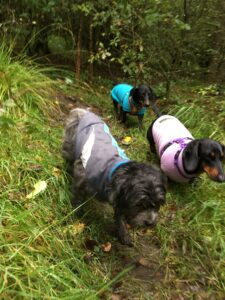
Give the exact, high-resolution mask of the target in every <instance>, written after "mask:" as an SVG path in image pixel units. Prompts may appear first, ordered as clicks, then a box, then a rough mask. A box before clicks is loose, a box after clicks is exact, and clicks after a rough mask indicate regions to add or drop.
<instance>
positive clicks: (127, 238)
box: [120, 233, 133, 247]
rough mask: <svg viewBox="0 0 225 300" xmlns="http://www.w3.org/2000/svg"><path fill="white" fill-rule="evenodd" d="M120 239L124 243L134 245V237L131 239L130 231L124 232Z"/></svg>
mask: <svg viewBox="0 0 225 300" xmlns="http://www.w3.org/2000/svg"><path fill="white" fill-rule="evenodd" d="M120 241H121V243H122V244H123V245H127V246H130V247H133V242H132V239H131V237H130V235H129V233H127V234H124V235H123V236H120Z"/></svg>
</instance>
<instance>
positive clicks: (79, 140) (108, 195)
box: [62, 108, 167, 246]
mask: <svg viewBox="0 0 225 300" xmlns="http://www.w3.org/2000/svg"><path fill="white" fill-rule="evenodd" d="M62 153H63V157H64V158H65V160H66V162H67V165H68V171H69V172H70V174H71V175H72V178H73V182H72V190H73V191H72V192H73V199H72V200H73V203H75V205H76V206H79V205H80V204H82V203H83V202H84V200H85V198H87V197H88V196H90V195H96V196H97V197H98V198H99V199H101V200H103V201H104V200H105V201H108V202H109V203H111V204H112V205H113V207H114V218H115V224H116V231H117V234H118V237H119V240H120V241H121V243H123V244H126V245H130V246H131V245H132V240H131V237H130V235H129V233H128V230H127V228H126V223H128V224H130V225H131V226H151V225H155V224H156V222H157V216H158V211H159V208H160V206H161V205H162V204H164V202H165V185H166V180H167V179H166V176H165V175H164V174H163V173H162V172H161V171H160V169H159V168H157V167H155V166H150V165H147V164H144V163H139V162H135V161H130V160H129V159H128V158H127V156H126V155H125V153H124V152H123V150H122V149H121V148H119V146H118V144H117V143H116V141H115V139H114V138H113V137H112V135H111V134H110V132H109V128H108V126H107V125H106V124H105V123H104V122H103V121H102V120H101V119H100V118H99V117H98V116H97V115H95V114H94V113H92V112H90V111H88V110H84V109H79V108H76V109H73V110H72V111H71V112H70V114H69V116H68V119H67V122H66V128H65V134H64V141H63V147H62Z"/></svg>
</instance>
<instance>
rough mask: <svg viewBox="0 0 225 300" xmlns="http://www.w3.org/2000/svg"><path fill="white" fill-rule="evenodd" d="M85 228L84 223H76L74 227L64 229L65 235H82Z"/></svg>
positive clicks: (69, 226)
mask: <svg viewBox="0 0 225 300" xmlns="http://www.w3.org/2000/svg"><path fill="white" fill-rule="evenodd" d="M84 228H85V224H84V223H76V224H72V225H68V226H65V227H64V229H63V233H70V234H72V235H77V234H79V233H81V232H82V231H83V230H84Z"/></svg>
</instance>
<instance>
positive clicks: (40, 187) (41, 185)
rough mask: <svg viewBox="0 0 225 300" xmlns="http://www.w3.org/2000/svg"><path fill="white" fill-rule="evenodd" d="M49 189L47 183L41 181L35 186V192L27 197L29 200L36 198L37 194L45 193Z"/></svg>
mask: <svg viewBox="0 0 225 300" xmlns="http://www.w3.org/2000/svg"><path fill="white" fill-rule="evenodd" d="M46 187H47V182H46V181H44V180H40V181H38V182H37V183H35V185H34V190H33V191H32V192H31V193H30V194H28V195H27V196H26V198H27V199H31V198H34V197H35V196H36V195H37V194H39V193H41V192H43V191H44V190H45V189H46Z"/></svg>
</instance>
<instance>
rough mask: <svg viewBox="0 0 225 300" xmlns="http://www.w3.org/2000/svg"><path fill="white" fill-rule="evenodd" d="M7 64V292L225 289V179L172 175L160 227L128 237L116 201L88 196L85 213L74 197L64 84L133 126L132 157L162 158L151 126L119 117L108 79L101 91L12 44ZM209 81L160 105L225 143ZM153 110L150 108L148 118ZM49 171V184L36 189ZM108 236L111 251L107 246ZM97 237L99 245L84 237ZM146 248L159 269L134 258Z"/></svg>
mask: <svg viewBox="0 0 225 300" xmlns="http://www.w3.org/2000/svg"><path fill="white" fill-rule="evenodd" d="M0 65H1V70H0V76H1V82H2V84H1V86H0V99H1V100H0V114H1V115H0V127H1V128H0V129H1V131H0V137H1V138H0V156H1V161H0V201H1V207H0V221H1V226H0V239H1V243H0V253H1V256H0V294H1V298H2V299H99V298H104V299H111V294H112V293H114V292H117V293H119V294H120V295H124V296H126V297H127V299H224V293H225V271H224V270H225V268H224V267H225V265H224V262H225V230H224V229H225V228H224V227H225V221H224V213H225V203H224V197H225V189H224V184H217V183H214V182H212V181H210V180H209V179H208V178H207V177H206V176H205V175H202V176H201V178H200V179H199V180H197V181H196V182H195V183H193V184H186V185H182V184H176V183H171V184H170V185H169V187H168V193H167V203H166V205H165V206H164V207H163V208H162V210H161V213H160V220H159V223H158V225H157V227H156V228H155V229H154V230H149V231H147V232H145V233H142V231H138V230H137V231H134V232H133V237H134V242H135V246H134V248H132V249H127V247H122V246H120V245H119V244H118V242H117V241H116V239H115V238H114V235H113V234H112V233H110V230H111V229H110V226H111V225H112V219H111V218H110V217H111V214H112V212H111V209H110V208H107V207H104V208H102V207H101V206H100V207H99V209H98V205H100V204H98V203H96V204H95V205H93V204H92V202H90V203H88V205H87V210H88V212H87V216H88V219H89V222H85V221H84V220H80V219H78V218H77V217H76V214H75V211H74V208H73V207H72V206H71V204H70V201H69V198H70V194H69V181H68V179H67V176H66V174H65V171H64V165H63V161H62V158H61V155H60V147H61V140H62V133H63V118H64V115H63V113H62V111H61V110H60V106H59V103H58V100H57V98H56V94H57V93H59V90H58V89H59V88H60V93H62V94H69V95H72V96H76V98H80V99H81V102H84V103H87V104H89V105H90V106H92V107H94V108H95V109H97V110H98V111H99V112H100V113H101V115H102V116H103V118H104V120H105V121H106V122H107V123H108V124H109V125H110V128H111V130H112V132H113V134H114V136H116V137H117V140H118V141H120V140H121V138H123V137H124V136H131V137H132V143H131V145H130V146H123V147H126V149H125V150H126V153H127V155H128V156H129V157H130V158H132V159H136V160H138V161H147V162H149V159H150V162H151V163H158V161H157V158H156V157H155V156H153V155H149V154H148V155H147V152H148V144H147V141H146V138H145V132H142V133H140V131H139V130H138V129H137V126H136V125H137V120H136V119H135V118H132V117H131V118H128V121H129V124H128V128H127V129H125V128H124V127H123V126H121V125H120V124H118V122H117V121H116V120H115V118H114V116H113V113H112V106H111V103H110V101H109V93H108V91H109V89H110V87H109V86H107V85H105V83H104V85H103V84H102V86H101V88H100V91H99V89H97V88H96V87H95V86H94V85H93V86H91V87H90V86H87V84H85V83H82V82H80V83H79V84H73V83H69V84H66V83H65V82H64V81H62V80H60V81H52V80H50V79H49V78H48V77H46V75H45V74H49V73H51V70H48V69H40V68H38V67H36V66H34V65H33V64H32V63H30V62H29V61H26V60H24V59H18V58H17V59H16V60H14V59H12V58H11V55H10V53H9V52H8V51H6V49H5V48H4V47H2V48H1V49H0ZM106 84H108V82H107V83H106ZM56 86H57V88H56ZM199 88H201V89H204V86H203V85H200V84H198V85H197V84H194V85H192V87H191V85H190V83H189V86H188V87H187V84H186V83H179V84H177V85H174V88H173V94H172V101H171V102H170V103H168V102H167V101H166V100H161V102H160V103H159V105H160V106H161V107H164V109H165V110H167V111H168V112H169V113H171V114H174V115H176V116H178V117H179V118H180V119H181V120H182V121H183V122H184V123H185V124H186V125H187V127H188V128H190V130H191V132H192V133H193V135H194V136H195V137H204V136H210V137H212V138H214V139H218V140H219V141H221V142H223V143H225V134H224V123H223V120H224V108H225V107H224V104H223V101H222V99H223V98H222V97H221V96H210V95H209V96H208V95H200V94H199V93H198V90H199ZM56 90H57V92H56ZM66 105H67V104H64V106H66ZM221 108H222V109H221ZM215 116H216V117H215ZM153 119H154V115H153V113H152V112H151V111H149V113H148V114H147V116H146V117H145V120H144V123H145V124H144V125H145V128H147V127H148V125H149V124H150V122H151V121H152V120H153ZM40 180H42V181H45V182H46V183H47V188H46V189H45V190H44V191H43V192H42V193H39V194H38V195H36V196H35V197H33V198H31V199H28V198H27V195H28V194H29V193H30V192H31V191H32V190H33V187H34V184H35V183H37V182H38V181H40ZM84 223H85V224H84ZM107 241H110V242H111V243H112V250H111V251H110V252H109V253H105V252H104V251H102V248H101V245H102V244H104V243H106V242H107ZM87 243H89V244H91V243H93V247H90V246H88V247H84V245H85V244H86V245H87ZM138 255H139V256H141V257H145V258H146V259H148V260H149V261H152V265H151V267H152V269H153V271H154V272H153V271H152V270H151V268H149V269H148V268H143V269H141V272H142V274H140V273H138V271H140V269H138V267H137V266H136V265H135V264H133V263H132V259H134V258H135V259H136V257H137V256H138ZM131 269H132V270H131ZM128 271H129V274H127V272H128ZM145 272H146V273H145ZM151 272H153V273H151ZM150 273H151V274H150ZM149 274H150V275H151V276H150V275H149ZM140 275H144V276H142V277H140ZM180 297H181V298H180ZM182 297H183V298H182Z"/></svg>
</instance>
